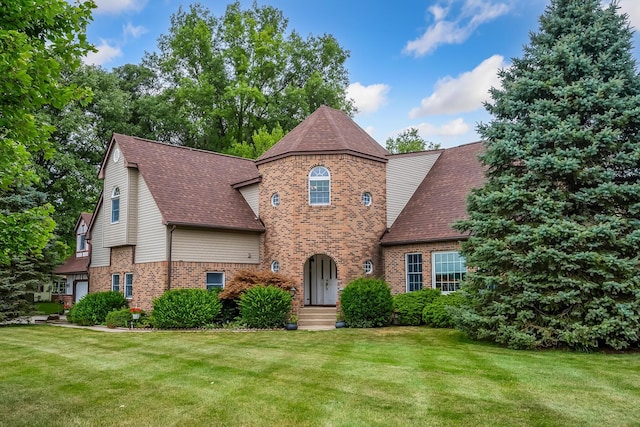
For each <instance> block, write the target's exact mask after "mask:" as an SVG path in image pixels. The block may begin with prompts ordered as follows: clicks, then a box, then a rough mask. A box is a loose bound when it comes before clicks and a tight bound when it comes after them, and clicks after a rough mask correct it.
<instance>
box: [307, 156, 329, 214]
mask: <svg viewBox="0 0 640 427" xmlns="http://www.w3.org/2000/svg"><path fill="white" fill-rule="evenodd" d="M309 204H310V205H311V206H323V205H324V206H327V205H330V204H331V174H330V173H329V169H327V168H325V167H323V166H318V167H315V168H313V169H311V172H309Z"/></svg>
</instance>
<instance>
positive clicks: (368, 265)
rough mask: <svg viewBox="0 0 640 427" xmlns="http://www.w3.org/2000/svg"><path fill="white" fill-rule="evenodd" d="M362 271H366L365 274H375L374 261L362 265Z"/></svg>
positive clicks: (367, 261)
mask: <svg viewBox="0 0 640 427" xmlns="http://www.w3.org/2000/svg"><path fill="white" fill-rule="evenodd" d="M362 269H363V270H364V274H371V273H373V261H371V260H370V259H368V260H366V261H365V262H364V263H362Z"/></svg>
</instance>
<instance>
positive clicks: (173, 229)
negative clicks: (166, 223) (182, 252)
mask: <svg viewBox="0 0 640 427" xmlns="http://www.w3.org/2000/svg"><path fill="white" fill-rule="evenodd" d="M175 229H176V226H175V225H174V226H173V227H171V230H169V256H168V258H169V262H168V263H167V290H168V291H170V290H171V252H172V246H173V232H174V231H175Z"/></svg>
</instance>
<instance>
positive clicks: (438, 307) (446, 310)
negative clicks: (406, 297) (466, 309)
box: [422, 292, 467, 328]
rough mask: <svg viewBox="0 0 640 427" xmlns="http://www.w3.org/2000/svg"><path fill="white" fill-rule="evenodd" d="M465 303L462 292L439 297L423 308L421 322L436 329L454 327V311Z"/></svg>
mask: <svg viewBox="0 0 640 427" xmlns="http://www.w3.org/2000/svg"><path fill="white" fill-rule="evenodd" d="M466 303H467V299H466V297H465V295H464V294H463V293H462V292H452V293H450V294H445V295H440V296H439V297H438V298H436V299H435V300H433V301H432V302H431V303H429V304H427V305H426V306H425V307H424V310H423V312H422V320H423V321H424V323H426V324H427V325H429V326H433V327H436V328H453V327H454V314H453V312H454V311H455V310H454V309H455V308H457V307H461V306H463V305H465V304H466Z"/></svg>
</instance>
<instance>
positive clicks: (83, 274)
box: [52, 212, 92, 305]
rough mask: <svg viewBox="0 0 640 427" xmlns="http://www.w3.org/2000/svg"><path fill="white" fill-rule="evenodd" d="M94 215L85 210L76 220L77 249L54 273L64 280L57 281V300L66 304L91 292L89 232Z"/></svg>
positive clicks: (54, 297)
mask: <svg viewBox="0 0 640 427" xmlns="http://www.w3.org/2000/svg"><path fill="white" fill-rule="evenodd" d="M91 218H92V215H91V214H90V213H86V212H83V213H81V214H80V216H79V217H78V220H77V221H76V226H75V227H74V231H75V235H76V251H75V253H74V254H73V255H71V256H70V257H69V258H67V259H66V260H65V262H64V264H62V265H59V266H58V267H56V269H55V270H54V273H55V274H57V275H60V276H62V277H63V279H64V280H62V281H61V282H57V283H56V286H55V287H54V289H53V293H54V294H55V295H56V296H52V299H53V300H55V301H62V302H63V303H64V304H65V305H71V304H73V303H75V302H77V301H79V300H80V298H82V297H83V296H85V295H86V294H87V293H88V292H89V260H90V256H91V246H90V245H89V241H88V240H87V232H88V230H89V224H90V223H91Z"/></svg>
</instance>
